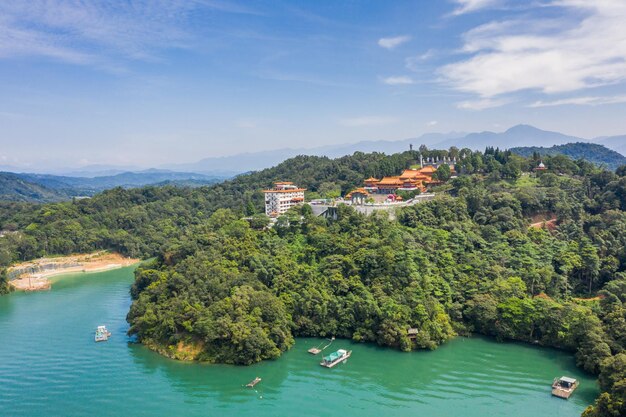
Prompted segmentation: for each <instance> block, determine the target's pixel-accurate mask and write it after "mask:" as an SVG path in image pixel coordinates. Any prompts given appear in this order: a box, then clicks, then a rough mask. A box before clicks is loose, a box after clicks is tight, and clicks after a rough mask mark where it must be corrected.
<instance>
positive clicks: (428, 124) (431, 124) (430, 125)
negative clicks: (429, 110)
mask: <svg viewBox="0 0 626 417" xmlns="http://www.w3.org/2000/svg"><path fill="white" fill-rule="evenodd" d="M438 124H439V122H438V121H436V120H431V121H430V122H428V123H426V126H428V127H435V126H437V125H438Z"/></svg>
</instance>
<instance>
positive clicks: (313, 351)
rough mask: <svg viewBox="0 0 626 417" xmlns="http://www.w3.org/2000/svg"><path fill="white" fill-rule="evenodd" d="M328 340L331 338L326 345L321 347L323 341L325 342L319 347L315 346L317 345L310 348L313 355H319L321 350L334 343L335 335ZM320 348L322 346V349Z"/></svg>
mask: <svg viewBox="0 0 626 417" xmlns="http://www.w3.org/2000/svg"><path fill="white" fill-rule="evenodd" d="M326 340H329V343H328V344H327V345H326V346H324V347H321V346H322V343H324V342H322V343H320V344H319V345H318V346H317V347H315V346H314V347H312V348H311V349H309V350H308V352H309V353H310V354H311V355H317V354H318V353H320V352H321V351H323V350H324V349H326V348H327V347H328V346H330V345H332V344H333V342H334V341H335V336H333V337H331V338H330V339H326ZM320 348H321V349H320Z"/></svg>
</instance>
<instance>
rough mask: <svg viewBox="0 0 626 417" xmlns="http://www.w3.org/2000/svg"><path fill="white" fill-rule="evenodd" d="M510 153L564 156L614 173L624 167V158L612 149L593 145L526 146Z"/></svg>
mask: <svg viewBox="0 0 626 417" xmlns="http://www.w3.org/2000/svg"><path fill="white" fill-rule="evenodd" d="M511 152H513V153H515V154H518V155H521V156H525V157H530V156H532V155H533V154H540V155H551V156H554V155H565V156H568V157H570V158H572V159H574V160H577V159H584V160H586V161H589V162H592V163H594V164H596V165H598V166H604V167H606V168H607V169H610V170H612V171H614V170H615V169H617V168H618V167H619V166H621V165H626V156H624V155H622V154H621V153H618V152H615V151H614V150H612V149H609V148H607V147H606V146H603V145H598V144H595V143H584V142H576V143H568V144H565V145H556V146H552V147H549V148H544V147H539V146H528V147H520V148H511Z"/></svg>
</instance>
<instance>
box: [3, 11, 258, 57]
mask: <svg viewBox="0 0 626 417" xmlns="http://www.w3.org/2000/svg"><path fill="white" fill-rule="evenodd" d="M200 8H204V9H210V10H215V11H219V12H227V13H246V12H248V11H247V9H245V8H243V7H240V6H237V5H235V4H233V3H230V2H227V1H220V0H197V1H183V0H162V1H158V2H157V1H152V0H134V1H124V2H115V3H114V2H84V1H76V0H29V1H14V2H9V1H6V2H0V58H2V57H13V56H45V57H49V58H55V59H59V60H62V61H66V62H70V63H74V64H96V65H101V66H104V65H105V64H103V62H104V61H111V58H112V57H116V58H120V57H123V58H126V59H141V60H146V59H154V58H155V57H154V53H155V51H158V50H160V49H163V48H172V47H174V48H187V47H189V44H190V43H191V36H190V35H189V33H188V32H187V30H186V27H185V26H186V22H187V19H188V18H189V16H190V14H191V13H192V12H193V11H194V10H197V9H200ZM250 12H251V11H250Z"/></svg>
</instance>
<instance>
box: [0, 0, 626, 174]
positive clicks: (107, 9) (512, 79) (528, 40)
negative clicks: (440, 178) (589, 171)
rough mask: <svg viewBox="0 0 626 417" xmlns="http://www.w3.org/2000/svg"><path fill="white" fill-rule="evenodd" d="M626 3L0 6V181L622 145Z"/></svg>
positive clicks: (418, 0)
mask: <svg viewBox="0 0 626 417" xmlns="http://www.w3.org/2000/svg"><path fill="white" fill-rule="evenodd" d="M625 21H626V1H624V0H593V1H588V0H537V1H534V0H525V1H520V0H437V1H433V0H415V1H403V0H396V1H378V0H370V1H356V0H346V1H337V0H315V1H308V0H307V1H298V0H290V1H286V0H285V1H281V0H275V1H263V0H248V1H242V0H241V1H240V0H233V1H231V0H124V1H121V0H119V1H117V0H109V1H87V0H24V1H20V0H15V1H5V2H0V166H14V167H19V168H21V169H25V170H35V169H43V168H54V167H56V168H58V167H66V168H70V167H81V166H89V165H95V164H108V165H126V166H141V167H156V166H162V165H164V164H170V163H183V162H193V161H197V160H199V159H202V158H205V157H211V156H223V155H231V154H237V153H241V152H254V151H259V150H269V149H279V148H285V147H290V148H310V147H316V146H325V145H331V144H342V143H351V142H357V141H361V140H400V139H405V138H411V137H417V136H419V135H421V134H423V133H427V132H451V131H464V132H473V131H484V130H491V131H503V130H506V129H507V128H509V127H511V126H513V125H516V124H519V123H524V124H531V125H534V126H536V127H539V128H542V129H546V130H555V131H560V132H562V133H566V134H570V135H575V136H579V137H585V138H592V137H596V136H605V135H606V136H608V135H620V134H626V25H625V24H624V22H625Z"/></svg>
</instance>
